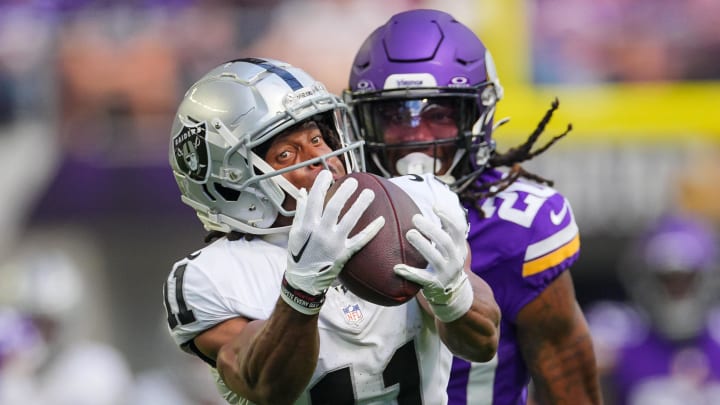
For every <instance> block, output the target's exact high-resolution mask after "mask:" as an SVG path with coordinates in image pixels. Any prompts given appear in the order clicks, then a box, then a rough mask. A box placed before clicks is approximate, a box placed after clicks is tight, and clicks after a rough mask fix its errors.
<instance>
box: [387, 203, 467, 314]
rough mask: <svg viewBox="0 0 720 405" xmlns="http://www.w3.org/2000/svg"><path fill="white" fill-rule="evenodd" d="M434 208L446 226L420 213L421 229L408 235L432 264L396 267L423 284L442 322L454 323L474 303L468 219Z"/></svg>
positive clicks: (417, 223)
mask: <svg viewBox="0 0 720 405" xmlns="http://www.w3.org/2000/svg"><path fill="white" fill-rule="evenodd" d="M433 211H435V213H436V214H437V215H438V216H439V217H440V222H441V223H442V227H440V226H439V225H437V224H435V223H434V222H432V221H431V220H429V219H427V218H425V217H423V216H422V215H420V214H416V215H415V216H413V224H414V225H415V227H417V229H411V230H409V231H408V232H407V234H406V235H405V236H406V237H407V240H408V241H409V242H410V244H411V245H413V246H414V247H415V249H417V250H418V252H420V254H421V255H422V256H423V257H424V258H425V259H426V260H427V261H428V262H429V263H430V266H429V267H428V268H426V269H420V268H417V267H411V266H408V265H406V264H398V265H396V266H395V267H394V270H395V274H397V275H399V276H400V277H403V278H405V279H407V280H410V281H413V282H415V283H417V284H420V285H421V286H422V293H423V295H424V296H425V298H427V300H428V302H429V303H430V306H431V307H432V310H433V312H434V313H435V316H436V317H437V318H438V319H439V320H440V321H442V322H452V321H454V320H456V319H458V318H460V317H461V316H463V315H464V314H465V313H466V312H467V311H468V310H469V309H470V306H471V305H472V302H473V290H472V286H471V285H470V281H469V280H468V277H467V274H465V271H464V267H465V259H466V257H467V252H468V249H467V242H466V241H465V239H466V237H467V231H468V225H467V222H466V221H465V220H464V218H463V220H454V221H453V220H452V219H451V218H449V217H448V216H447V214H446V213H444V212H442V211H440V210H437V209H435V208H433ZM446 230H447V231H446ZM420 232H422V234H421V233H420ZM423 235H425V236H423Z"/></svg>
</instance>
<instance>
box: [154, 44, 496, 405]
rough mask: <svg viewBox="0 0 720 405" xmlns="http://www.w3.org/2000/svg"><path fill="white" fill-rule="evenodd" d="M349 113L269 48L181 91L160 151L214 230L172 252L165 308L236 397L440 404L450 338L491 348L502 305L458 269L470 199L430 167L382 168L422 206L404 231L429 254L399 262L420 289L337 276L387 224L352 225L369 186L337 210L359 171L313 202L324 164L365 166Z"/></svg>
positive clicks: (320, 190) (468, 351) (476, 353)
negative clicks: (398, 291) (387, 301)
mask: <svg viewBox="0 0 720 405" xmlns="http://www.w3.org/2000/svg"><path fill="white" fill-rule="evenodd" d="M353 127H354V123H353V121H352V120H351V119H350V115H349V113H348V111H347V107H346V106H345V104H344V103H343V102H342V101H341V100H340V99H339V98H338V97H336V96H333V95H331V94H329V93H328V92H327V91H326V90H325V88H324V87H323V86H322V85H321V84H320V83H318V82H316V81H315V80H314V79H313V78H311V77H310V76H309V75H308V74H307V73H305V72H303V71H302V70H300V69H298V68H296V67H293V66H290V65H288V64H286V63H283V62H279V61H275V60H269V59H255V58H247V59H239V60H235V61H231V62H227V63H225V64H222V65H220V66H218V67H216V68H214V69H212V70H211V71H210V72H209V73H207V74H206V75H205V76H204V77H202V78H201V79H200V80H199V81H198V82H196V83H195V84H194V85H193V86H192V87H191V88H190V89H189V90H188V92H187V93H186V94H185V97H184V99H183V101H182V103H181V104H180V107H179V109H178V112H177V114H176V116H175V121H174V124H173V131H172V139H171V143H170V164H171V166H172V169H173V174H174V176H175V179H176V181H177V183H178V186H179V188H180V191H181V194H182V200H183V202H185V203H186V204H188V205H189V206H191V207H192V208H193V209H194V210H195V211H196V213H197V215H198V217H199V218H200V220H201V222H202V223H203V225H204V226H205V228H206V229H207V230H209V231H211V233H210V235H208V239H207V241H208V242H212V243H210V244H209V245H208V246H206V247H204V248H202V249H200V250H198V251H196V252H194V253H192V254H190V255H188V256H187V257H186V258H184V259H181V260H180V261H178V262H177V263H176V264H175V265H174V266H173V269H172V271H171V272H170V274H169V276H168V279H167V282H166V283H165V286H164V300H165V308H166V310H167V315H168V325H169V328H170V333H171V335H172V337H173V338H174V340H175V342H176V343H177V344H178V345H179V346H180V347H181V348H182V349H184V350H186V351H188V352H190V353H194V354H196V355H198V356H199V357H200V358H202V359H204V360H205V361H206V362H207V363H208V364H210V365H211V366H212V372H213V373H214V374H215V375H216V378H217V383H218V386H219V388H220V390H221V393H222V394H223V395H224V397H225V398H226V399H227V400H228V401H229V402H231V403H243V404H244V403H260V404H287V403H296V404H355V403H373V404H377V403H389V404H421V403H426V404H445V403H447V397H446V393H445V386H446V384H447V381H448V378H449V371H450V365H451V358H452V356H451V353H450V352H452V353H454V354H455V355H459V356H462V357H464V358H467V359H469V360H473V361H487V360H489V359H491V358H492V357H493V355H494V354H495V351H496V349H497V344H498V324H499V321H500V319H499V316H500V315H499V310H498V308H497V304H496V303H495V301H494V298H493V294H492V291H491V290H490V289H489V287H488V286H487V284H485V282H484V281H482V280H481V279H480V278H478V277H477V276H475V275H473V274H472V273H470V272H469V271H468V269H466V267H467V264H468V262H469V260H466V257H467V254H468V249H467V244H466V243H465V236H466V234H467V220H466V216H465V212H464V210H463V209H462V208H461V205H460V203H459V201H458V199H457V197H456V196H455V194H454V193H452V192H451V191H450V190H449V188H448V187H447V186H446V185H444V184H443V183H441V182H439V181H437V180H435V179H434V177H432V176H405V177H401V178H398V179H394V180H393V182H394V183H396V184H398V185H399V186H400V187H401V188H403V189H404V190H405V191H406V192H408V194H409V195H410V196H411V197H412V198H413V200H414V201H415V203H416V204H417V205H418V207H419V208H420V210H421V212H422V215H416V216H415V217H414V218H413V223H414V225H415V226H416V229H413V230H411V231H410V232H408V234H407V237H408V240H409V241H410V242H411V243H412V244H413V246H415V247H416V248H417V249H418V251H419V252H420V253H421V254H422V255H423V256H424V257H425V258H426V259H427V260H428V262H429V263H430V265H429V266H428V268H426V269H418V268H413V267H409V266H406V265H402V264H399V265H397V266H396V267H395V272H396V273H397V274H398V275H400V276H402V277H405V278H407V279H409V280H411V281H414V282H417V283H419V284H420V285H422V290H421V291H422V294H418V295H417V296H416V297H415V298H413V299H411V300H410V301H408V302H407V303H405V304H402V305H399V306H392V307H384V306H378V305H375V304H372V303H370V302H367V301H364V300H362V299H360V298H358V297H357V296H355V295H354V294H352V293H351V292H349V291H348V290H347V289H345V288H343V286H342V285H341V284H340V283H339V281H338V280H337V275H338V274H339V272H340V271H341V270H342V267H343V265H344V263H345V262H346V261H347V260H348V259H349V258H350V257H351V256H352V255H353V253H354V252H356V251H358V250H359V249H361V248H362V246H364V245H365V244H366V243H367V242H368V241H369V240H371V239H372V238H373V237H374V236H375V234H376V233H377V231H378V230H379V229H380V228H381V227H382V226H383V225H384V220H383V219H382V218H378V219H376V220H375V221H374V222H372V223H371V224H370V225H368V226H367V227H366V228H365V229H364V230H362V231H360V232H359V233H357V234H356V235H355V236H353V237H349V236H348V234H349V232H350V230H351V229H352V228H353V227H354V225H355V223H356V221H357V219H358V218H359V217H360V215H361V214H362V213H363V212H364V210H365V209H366V208H367V206H368V205H369V203H370V201H372V199H373V193H372V191H370V190H364V191H363V192H362V193H361V194H360V197H359V198H358V199H357V200H356V202H355V203H354V204H353V205H352V206H351V208H350V209H349V210H348V212H347V214H346V215H344V216H343V217H342V218H340V219H339V221H338V215H339V212H340V209H341V208H342V207H343V206H344V204H345V202H346V201H347V199H348V197H349V196H350V194H351V193H352V192H353V190H354V189H355V188H356V187H357V182H355V181H354V180H352V181H350V180H348V181H345V182H344V183H343V185H342V186H341V187H340V188H339V189H338V190H337V192H336V193H335V194H334V195H333V197H332V198H330V199H329V201H328V202H327V205H326V207H325V208H323V204H324V201H325V193H326V191H327V190H328V188H329V186H330V185H331V182H332V181H333V178H335V179H337V178H339V177H341V176H343V175H344V174H346V173H348V172H351V171H357V170H361V169H362V168H363V161H362V154H361V148H362V143H361V142H357V141H356V140H355V139H354V135H353ZM308 190H309V191H308ZM215 239H216V240H215ZM443 343H444V344H443ZM448 349H449V350H448Z"/></svg>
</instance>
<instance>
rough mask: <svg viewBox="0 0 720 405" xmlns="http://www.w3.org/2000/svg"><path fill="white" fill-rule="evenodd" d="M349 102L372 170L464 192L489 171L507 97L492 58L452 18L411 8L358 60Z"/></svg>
mask: <svg viewBox="0 0 720 405" xmlns="http://www.w3.org/2000/svg"><path fill="white" fill-rule="evenodd" d="M349 84H350V88H349V90H348V91H346V93H345V96H346V99H347V101H348V102H349V103H351V104H352V107H353V113H354V115H355V117H356V118H357V120H358V123H359V124H360V127H361V132H362V136H363V137H364V139H365V142H366V148H365V151H366V154H367V159H366V162H367V165H368V168H369V170H370V171H372V172H375V173H377V174H381V175H384V176H386V177H391V176H395V175H402V174H421V173H428V172H432V173H434V174H435V175H437V176H438V177H440V178H441V179H443V180H445V181H446V182H447V183H448V184H450V185H451V187H452V188H453V189H454V190H455V191H460V190H462V189H463V188H464V187H466V186H467V185H468V184H469V183H470V182H471V181H472V180H474V179H475V178H476V177H477V176H478V175H479V174H480V172H481V171H482V169H483V168H484V167H485V165H486V163H487V161H488V159H489V157H490V155H491V154H492V153H493V151H494V149H495V143H494V141H493V140H492V131H493V116H494V112H495V105H496V103H497V102H498V101H499V100H500V99H501V98H502V94H503V91H502V87H501V86H500V82H499V80H498V77H497V73H496V70H495V65H494V63H493V60H492V57H491V56H490V52H488V50H487V49H486V48H485V45H483V43H482V41H480V39H479V38H478V37H477V35H475V33H473V31H472V30H470V29H469V28H468V27H467V26H465V25H463V24H461V23H460V22H458V21H456V20H455V19H454V18H453V17H452V16H451V15H450V14H447V13H444V12H442V11H436V10H412V11H406V12H402V13H399V14H396V15H394V16H393V17H392V18H390V20H389V21H388V22H387V23H386V24H385V25H383V26H381V27H380V28H378V29H376V30H375V31H374V32H373V33H372V34H371V35H370V36H369V37H368V38H367V39H366V40H365V42H364V43H363V45H362V47H361V48H360V50H359V51H358V53H357V55H356V56H355V60H354V62H353V65H352V72H351V73H350V83H349Z"/></svg>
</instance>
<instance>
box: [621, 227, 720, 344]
mask: <svg viewBox="0 0 720 405" xmlns="http://www.w3.org/2000/svg"><path fill="white" fill-rule="evenodd" d="M717 260H718V240H717V237H716V235H715V233H714V230H713V229H711V228H710V227H708V226H706V225H704V224H703V223H701V222H700V221H699V220H698V219H697V218H693V217H689V216H682V215H672V216H666V217H663V218H661V219H660V220H658V221H657V223H655V224H654V225H653V226H651V227H650V228H649V229H648V230H647V231H646V232H645V233H644V234H643V235H642V236H641V237H640V238H639V240H638V241H637V242H636V243H635V245H634V246H633V247H632V249H631V250H630V253H629V255H628V257H627V259H626V261H625V262H624V265H623V266H622V267H621V269H620V270H621V272H620V278H621V281H622V282H623V284H624V286H625V288H626V290H627V291H628V293H629V294H630V296H631V297H632V298H633V299H634V301H635V302H636V303H637V304H639V305H640V307H642V309H644V310H645V311H646V312H647V314H648V315H649V316H650V319H651V320H652V323H653V325H654V327H655V328H656V329H657V330H658V331H659V332H660V333H662V334H663V335H665V336H666V337H667V338H669V339H671V340H683V339H688V338H692V337H694V336H696V335H697V333H698V332H699V331H700V330H701V329H702V327H703V325H704V323H705V321H706V319H705V317H706V315H707V310H708V309H709V307H710V306H711V305H712V304H713V303H714V302H716V295H717V289H718V287H720V284H719V281H720V272H719V270H720V269H719V268H718V262H717Z"/></svg>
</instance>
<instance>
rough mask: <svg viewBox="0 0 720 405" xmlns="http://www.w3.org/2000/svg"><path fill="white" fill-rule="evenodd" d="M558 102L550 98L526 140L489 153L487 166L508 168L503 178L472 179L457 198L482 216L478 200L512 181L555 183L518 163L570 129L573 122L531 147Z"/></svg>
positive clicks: (537, 153)
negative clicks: (478, 181)
mask: <svg viewBox="0 0 720 405" xmlns="http://www.w3.org/2000/svg"><path fill="white" fill-rule="evenodd" d="M559 105H560V101H559V100H558V99H557V98H555V100H553V102H552V104H551V106H550V109H549V110H547V112H546V113H545V115H544V116H543V118H542V120H540V122H539V123H538V125H537V127H536V128H535V130H534V131H533V132H532V134H530V136H529V137H528V139H527V140H526V141H525V142H524V143H523V144H521V145H519V146H516V147H514V148H510V149H509V150H508V151H506V152H505V153H498V152H497V151H494V152H493V154H492V156H490V159H489V160H488V163H487V166H486V167H488V168H496V167H509V168H510V171H509V172H508V175H507V176H505V177H503V178H502V179H500V180H497V181H492V182H486V183H477V182H473V183H472V184H470V185H469V186H468V187H467V188H466V189H465V190H463V191H462V192H461V193H460V199H461V200H462V201H463V202H466V203H470V204H473V206H474V207H475V209H476V210H477V211H478V212H479V213H480V214H481V215H483V211H482V209H481V205H480V202H481V201H482V200H484V199H486V198H489V197H494V196H496V195H498V194H499V193H501V192H502V191H503V190H505V189H507V188H508V187H510V185H511V184H513V183H514V182H515V181H517V180H518V179H519V178H521V177H522V178H526V179H530V180H532V181H535V182H538V183H541V184H547V185H549V186H551V187H552V186H553V184H554V182H553V181H552V180H548V179H545V178H543V177H540V176H539V175H537V174H533V173H530V172H528V171H527V170H525V169H524V168H523V167H522V166H520V163H521V162H524V161H526V160H530V159H532V158H534V157H535V156H538V155H540V154H541V153H543V152H545V151H546V150H548V148H550V147H551V146H552V145H553V144H555V142H557V141H559V140H560V139H562V138H564V137H565V136H566V135H567V134H568V133H569V132H570V131H571V130H572V124H568V126H567V128H566V129H565V131H564V132H563V133H561V134H560V135H557V136H555V137H554V138H553V139H551V140H550V142H548V143H547V144H545V145H544V146H542V147H541V148H539V149H536V150H535V151H533V150H532V147H533V146H534V145H535V142H537V140H538V138H540V135H542V133H543V131H545V126H546V125H547V124H548V122H550V119H551V118H552V116H553V113H554V112H555V110H557V109H558V106H559Z"/></svg>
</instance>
